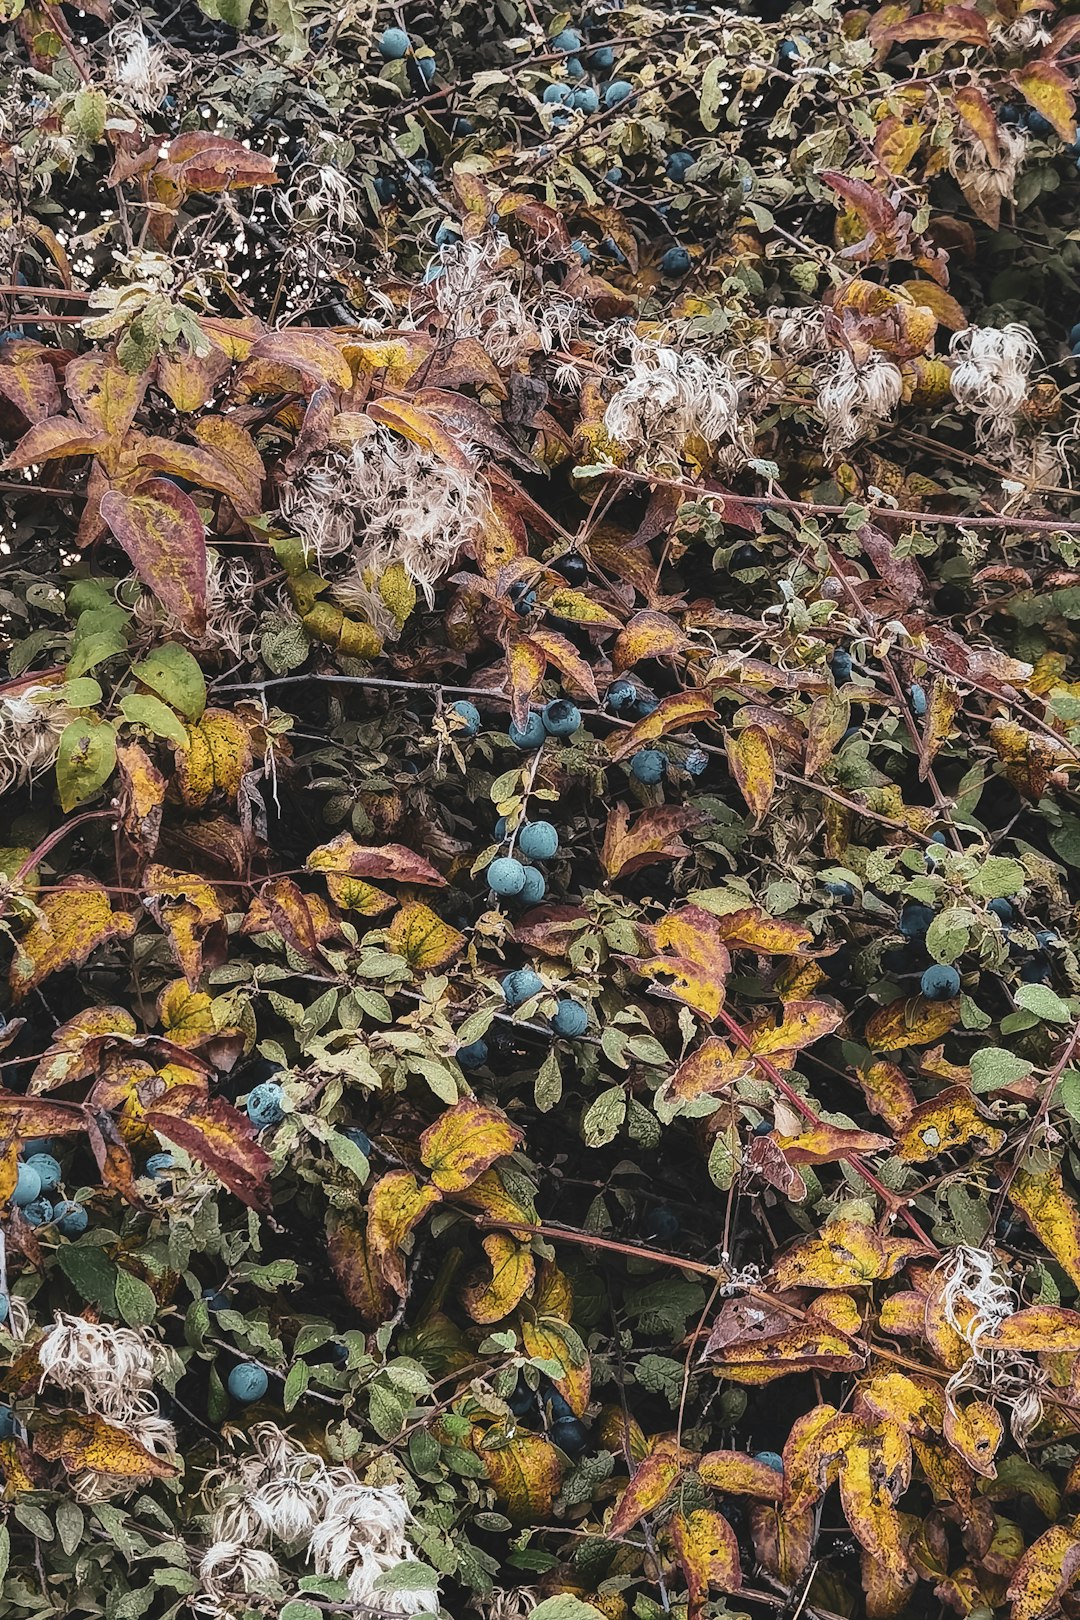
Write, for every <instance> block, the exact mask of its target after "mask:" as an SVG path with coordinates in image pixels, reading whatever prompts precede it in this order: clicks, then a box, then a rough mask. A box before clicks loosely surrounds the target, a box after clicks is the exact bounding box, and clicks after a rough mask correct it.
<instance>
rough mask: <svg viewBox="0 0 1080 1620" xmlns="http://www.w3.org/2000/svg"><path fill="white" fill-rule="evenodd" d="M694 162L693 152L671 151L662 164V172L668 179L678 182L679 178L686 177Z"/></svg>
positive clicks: (683, 178)
mask: <svg viewBox="0 0 1080 1620" xmlns="http://www.w3.org/2000/svg"><path fill="white" fill-rule="evenodd" d="M696 162H697V159H696V158H695V157H694V154H693V152H672V154H671V156H670V157H669V158H668V160H667V162H666V163H665V164H664V173H665V174H666V175H667V177H668V179H669V180H674V181H675V182H676V184H678V182H679V181H680V180H685V179H686V176H687V174H688V172H689V171H690V170H691V169H692V168H693V167H694V164H695V163H696Z"/></svg>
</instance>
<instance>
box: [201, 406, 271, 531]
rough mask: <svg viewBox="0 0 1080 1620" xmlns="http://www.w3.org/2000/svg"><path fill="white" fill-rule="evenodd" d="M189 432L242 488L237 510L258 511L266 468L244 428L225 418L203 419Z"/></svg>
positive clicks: (207, 417) (204, 417) (252, 440)
mask: <svg viewBox="0 0 1080 1620" xmlns="http://www.w3.org/2000/svg"><path fill="white" fill-rule="evenodd" d="M192 431H193V432H194V434H195V437H196V438H197V439H198V441H199V443H200V444H201V445H202V446H203V448H204V449H205V450H209V452H210V454H211V455H212V456H213V457H214V459H215V461H217V462H219V463H220V464H221V465H222V466H223V467H227V468H228V469H229V471H230V473H231V474H232V476H233V477H234V478H235V479H236V480H237V482H238V483H239V484H242V485H243V487H244V490H245V491H246V496H247V504H246V505H245V506H244V507H242V508H238V510H240V511H243V512H249V511H251V512H258V511H259V510H260V509H261V496H262V486H263V482H264V480H265V478H266V468H265V467H264V466H263V460H262V457H261V456H260V454H259V451H258V448H257V446H256V444H255V440H254V439H253V438H252V437H251V434H250V433H249V432H248V430H247V428H246V427H244V426H243V425H242V424H241V423H239V422H234V421H233V420H232V419H231V418H230V417H227V416H203V417H200V419H199V421H198V422H196V423H195V426H194V428H193V430H192Z"/></svg>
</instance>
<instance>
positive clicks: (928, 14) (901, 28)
mask: <svg viewBox="0 0 1080 1620" xmlns="http://www.w3.org/2000/svg"><path fill="white" fill-rule="evenodd" d="M875 39H876V40H877V41H878V42H879V43H884V42H885V41H890V42H892V43H893V44H907V43H909V42H910V41H912V40H924V39H925V40H931V41H935V42H937V41H941V42H942V43H945V44H949V45H984V46H987V47H989V44H990V33H989V29H988V28H987V25H986V18H985V17H983V16H981V15H980V13H979V12H977V11H976V10H975V8H974V7H973V6H946V7H945V8H944V10H942V11H923V12H920V13H919V14H918V15H917V16H915V17H903V18H901V19H900V20H899V21H898V22H894V23H890V24H889V25H888V27H887V28H883V29H881V30H880V31H878V32H876V33H875Z"/></svg>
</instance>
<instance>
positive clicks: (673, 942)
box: [638, 906, 731, 1018]
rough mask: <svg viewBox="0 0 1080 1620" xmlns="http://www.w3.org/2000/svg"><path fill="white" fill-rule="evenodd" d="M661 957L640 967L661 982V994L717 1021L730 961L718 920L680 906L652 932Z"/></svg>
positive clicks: (701, 912)
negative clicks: (683, 1002)
mask: <svg viewBox="0 0 1080 1620" xmlns="http://www.w3.org/2000/svg"><path fill="white" fill-rule="evenodd" d="M651 937H652V942H653V944H654V946H655V947H656V949H657V951H658V952H664V953H670V954H658V955H656V956H654V957H652V958H651V959H649V960H647V961H643V962H642V963H641V964H640V965H639V970H638V971H639V972H641V973H642V974H644V975H645V977H647V978H651V979H655V980H659V981H660V982H661V984H662V986H663V988H662V989H661V991H660V993H661V994H663V995H667V996H671V997H673V998H674V999H675V1000H677V1001H685V1002H686V1004H687V1006H689V1007H693V1008H694V1010H695V1011H696V1012H699V1013H700V1014H701V1015H702V1017H704V1018H715V1017H716V1015H717V1013H718V1012H719V1011H720V1008H721V1007H722V1006H723V1004H724V996H725V989H726V985H727V977H728V973H729V972H730V971H731V958H730V956H729V955H728V952H727V947H726V946H725V944H724V942H723V939H722V937H721V931H720V927H719V924H718V922H717V919H716V918H715V917H713V916H711V915H710V914H709V912H707V911H702V910H701V908H700V907H699V906H680V907H679V909H678V910H677V911H671V912H669V913H668V915H667V916H666V917H665V918H663V920H662V921H661V922H659V923H658V924H657V925H656V927H655V928H653V929H652V930H651Z"/></svg>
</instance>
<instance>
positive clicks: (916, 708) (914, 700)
mask: <svg viewBox="0 0 1080 1620" xmlns="http://www.w3.org/2000/svg"><path fill="white" fill-rule="evenodd" d="M908 696H909V697H910V699H911V712H912V714H913V715H914V716H915V718H916V719H917V720H921V719H922V717H923V715H924V714H925V713H926V708H927V703H926V688H925V687H924V686H920V685H919V683H918V681H913V682H912V684H911V688H910V690H909V692H908Z"/></svg>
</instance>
